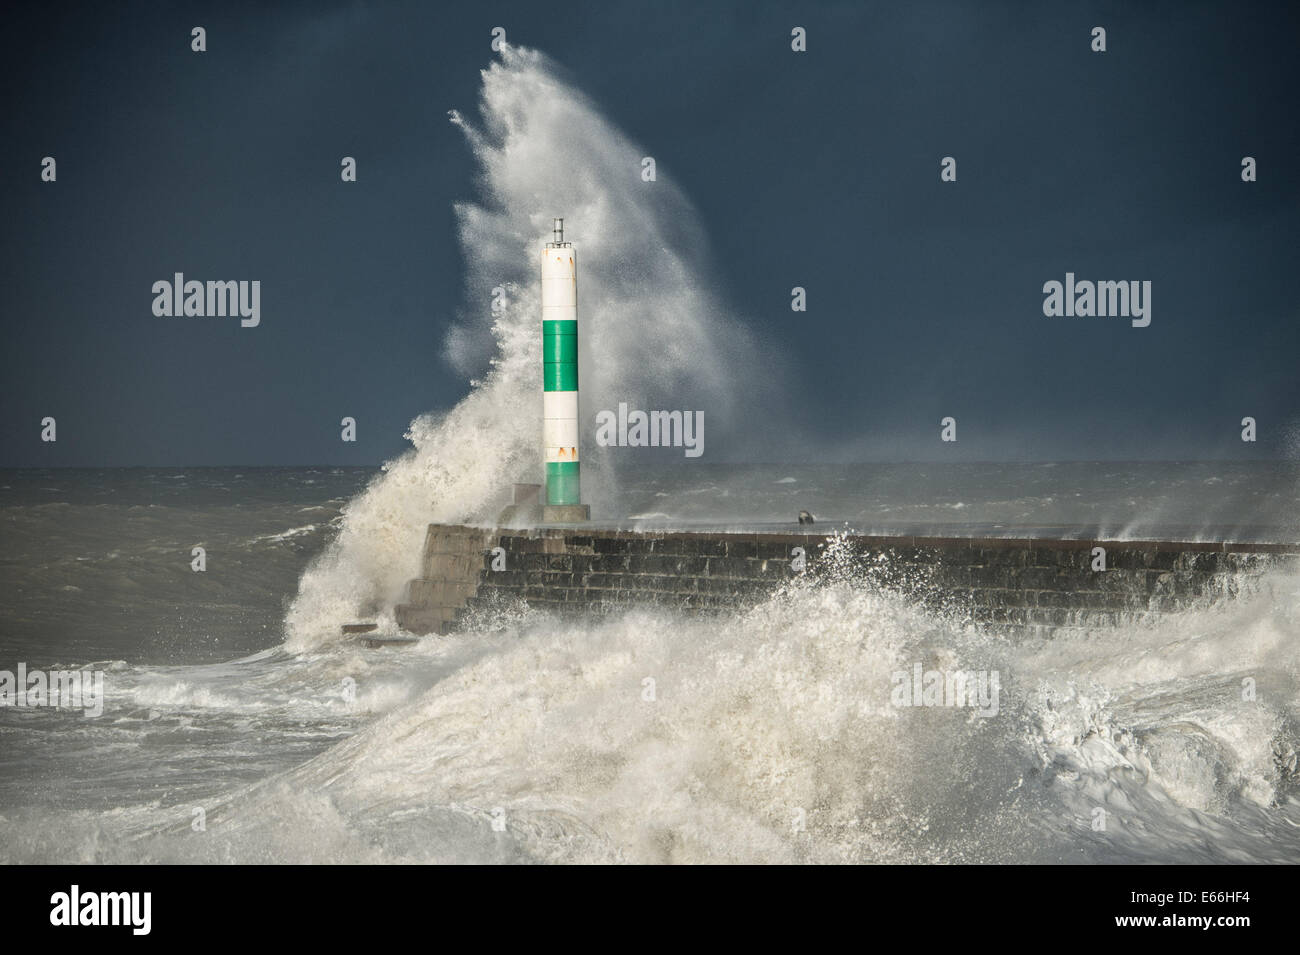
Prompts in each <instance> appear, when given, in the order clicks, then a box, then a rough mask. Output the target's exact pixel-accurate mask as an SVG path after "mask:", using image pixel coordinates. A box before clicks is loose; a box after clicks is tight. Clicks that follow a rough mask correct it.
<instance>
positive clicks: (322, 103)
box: [0, 0, 1300, 466]
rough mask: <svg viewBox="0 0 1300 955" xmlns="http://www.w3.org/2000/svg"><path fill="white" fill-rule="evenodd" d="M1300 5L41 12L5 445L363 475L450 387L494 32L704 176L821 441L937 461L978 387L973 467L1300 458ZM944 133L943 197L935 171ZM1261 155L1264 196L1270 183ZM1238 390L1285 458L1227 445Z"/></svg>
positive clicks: (694, 191)
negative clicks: (236, 314)
mask: <svg viewBox="0 0 1300 955" xmlns="http://www.w3.org/2000/svg"><path fill="white" fill-rule="evenodd" d="M1297 9H1298V5H1296V4H1294V3H1291V4H1278V5H1271V4H1269V5H1264V4H1261V5H1255V4H1240V3H1236V4H1228V3H1223V4H1217V5H1211V4H1197V3H1144V4H1135V3H1115V4H1086V3H1078V4H1064V3H1050V4H1044V3H1012V4H996V3H978V4H976V3H966V4H949V3H910V2H909V3H903V2H893V3H846V4H829V3H736V4H723V3H716V2H708V3H703V2H702V3H689V4H687V3H683V4H674V3H664V2H649V0H636V2H617V3H581V2H566V3H563V4H559V5H555V4H539V3H523V2H511V3H464V4H459V5H452V4H427V3H397V2H393V3H383V2H379V3H367V4H341V3H340V4H329V3H319V4H315V3H314V4H305V3H304V4H290V3H280V4H265V5H263V4H247V5H244V4H240V5H231V4H227V3H219V4H218V3H212V4H206V5H205V4H193V5H186V4H174V5H173V4H167V5H146V4H128V5H107V4H100V5H95V6H94V7H86V8H84V9H83V8H80V7H76V6H69V5H64V4H36V5H32V6H31V7H29V8H23V9H14V10H12V12H11V13H10V14H9V16H8V18H7V20H6V21H5V26H4V30H3V33H2V35H0V46H2V47H3V67H0V69H3V73H4V80H3V88H4V91H5V92H4V96H5V109H4V112H3V116H2V117H0V124H2V126H3V135H2V136H0V209H2V210H3V219H4V226H3V246H2V248H0V267H2V268H3V273H2V274H3V283H4V294H3V298H2V299H0V301H2V302H3V321H4V325H5V334H4V342H5V345H4V348H3V350H2V352H0V354H2V357H0V401H2V405H3V413H2V414H0V444H2V446H0V466H39V465H221V464H239V465H250V464H315V463H338V464H373V463H378V462H380V461H382V460H384V459H385V458H387V457H389V456H391V455H392V454H393V453H395V452H397V451H399V450H400V449H401V448H402V447H403V446H404V442H403V441H402V439H401V435H402V432H403V431H404V430H405V427H406V425H407V423H408V421H409V420H410V419H411V418H412V417H413V416H415V415H416V414H418V413H420V412H422V411H425V410H429V409H432V408H445V407H449V406H450V405H452V404H454V403H455V402H456V401H457V400H458V399H459V398H460V397H461V396H462V395H463V394H464V393H465V391H466V389H467V387H468V385H467V382H466V381H464V380H463V379H462V378H461V377H460V376H458V375H456V374H455V373H454V372H453V371H452V370H451V369H450V368H449V367H448V366H447V365H446V364H445V363H444V362H443V361H442V360H441V357H440V356H441V345H442V339H443V335H444V333H445V331H446V328H447V326H448V324H449V322H450V321H451V320H452V319H453V318H454V317H455V314H456V309H457V308H458V307H459V306H460V304H461V290H462V279H461V270H460V264H459V263H460V255H461V253H460V250H459V247H458V245H457V242H456V235H455V223H454V219H453V214H452V208H451V207H452V203H453V202H454V201H456V200H458V199H466V198H473V197H474V196H475V193H474V186H473V179H474V172H475V170H474V167H473V163H472V161H471V157H470V154H469V151H468V149H467V148H466V146H465V144H464V141H463V137H462V136H461V134H460V133H459V132H458V131H457V130H456V129H455V128H453V127H452V126H451V125H450V124H449V123H448V122H447V119H446V111H447V110H448V109H449V108H458V109H461V110H463V111H466V112H467V113H470V114H471V115H473V114H475V112H476V105H477V95H478V87H479V75H478V71H479V70H480V69H481V68H482V67H483V66H485V65H486V64H487V62H488V61H489V60H490V59H491V57H492V55H493V54H492V53H491V50H490V41H491V30H492V28H493V27H494V26H498V25H499V26H503V27H505V28H506V30H507V35H508V38H509V40H510V41H511V42H514V43H517V44H522V45H524V46H529V47H533V48H536V49H539V50H541V51H543V52H545V53H547V54H548V55H549V56H551V57H552V58H553V59H554V60H556V61H557V62H558V63H560V64H561V65H562V66H564V67H566V68H567V70H568V71H569V75H570V77H571V78H572V80H573V81H574V82H575V84H576V85H577V86H578V87H579V88H581V89H582V90H584V91H585V92H586V93H587V94H588V95H590V96H591V97H592V98H593V99H594V100H595V101H596V102H597V103H598V104H599V105H600V107H601V108H602V110H603V111H604V112H605V114H606V115H607V116H608V117H609V118H610V119H611V120H612V121H613V122H614V123H615V124H616V125H618V126H619V127H621V128H622V129H623V130H624V131H625V132H626V133H628V135H629V136H630V137H631V138H632V139H633V140H635V141H637V142H638V143H640V144H643V145H644V146H646V148H647V151H648V152H649V153H650V154H651V155H654V156H655V157H656V158H657V160H658V162H659V164H660V168H661V170H663V171H665V174H668V175H671V176H672V177H673V179H674V180H675V181H676V182H677V183H678V184H679V185H680V186H681V188H682V189H683V190H684V191H685V193H686V194H687V195H688V196H689V197H690V198H691V199H692V200H693V201H694V203H695V204H696V206H697V207H698V209H699V210H700V213H701V216H702V218H703V221H704V223H705V226H706V228H707V230H708V232H709V234H710V237H711V240H712V244H713V252H714V260H713V263H712V272H711V275H712V276H713V277H714V278H715V279H716V280H717V282H718V283H719V287H720V292H721V294H722V296H723V298H724V300H725V301H726V302H727V303H728V304H729V305H730V306H731V307H732V310H733V311H734V312H735V313H736V314H737V315H738V316H741V317H742V319H743V320H744V321H745V322H746V323H747V324H749V325H751V326H752V327H753V328H754V329H755V332H756V334H757V335H758V336H759V337H760V339H761V340H762V341H763V342H764V343H765V347H767V348H771V349H774V350H776V351H779V353H780V354H781V355H782V356H784V358H785V359H786V360H787V361H788V362H789V364H790V366H791V367H792V369H793V371H794V375H793V382H792V383H793V385H794V390H793V391H792V393H791V394H790V395H789V401H790V404H791V407H792V408H793V409H794V413H795V415H796V416H797V418H798V419H799V420H801V421H802V422H803V431H804V434H805V435H806V436H808V437H810V439H812V440H814V441H816V442H819V443H821V444H823V445H825V446H831V447H834V446H836V445H837V444H842V445H843V446H845V447H852V448H856V449H860V450H861V455H860V456H862V457H874V458H883V459H907V458H909V457H911V456H915V455H921V454H924V453H925V452H924V451H922V450H920V449H922V448H934V447H935V445H936V444H937V437H936V436H937V433H938V427H939V419H940V418H941V417H943V416H944V415H949V414H951V415H954V416H956V417H957V419H958V422H959V429H960V430H959V438H960V444H961V451H962V454H963V456H964V457H967V458H980V459H990V460H998V459H1011V458H1024V459H1054V458H1132V457H1170V458H1197V457H1246V458H1251V457H1278V456H1283V455H1286V454H1288V453H1289V454H1294V453H1295V450H1294V448H1295V446H1296V440H1297V439H1296V438H1295V437H1292V438H1290V439H1288V438H1287V437H1286V435H1287V434H1288V429H1291V433H1292V434H1293V435H1300V430H1297V429H1300V374H1298V368H1297V365H1298V362H1297V359H1300V332H1298V331H1297V307H1296V292H1295V282H1296V276H1297V274H1298V272H1300V270H1298V269H1297V264H1298V262H1297V255H1298V253H1300V241H1298V240H1300V219H1298V217H1297V212H1300V202H1298V198H1300V175H1297V168H1296V164H1297V162H1298V161H1300V149H1298V147H1300V134H1298V132H1297V130H1298V128H1300V111H1298V110H1297V92H1298V91H1300V82H1297V81H1298V80H1300V55H1297V49H1300V29H1298V25H1300V14H1297V12H1296V11H1297ZM195 25H202V26H204V27H206V29H207V31H208V52H206V53H203V54H195V53H192V52H191V51H190V29H191V27H193V26H195ZM796 25H798V26H803V27H806V29H807V31H808V37H809V41H808V45H809V50H808V52H807V53H805V54H795V53H792V52H791V51H790V30H791V28H792V27H793V26H796ZM1096 25H1101V26H1104V27H1106V29H1107V31H1108V37H1107V44H1108V50H1107V52H1106V53H1104V54H1095V53H1093V52H1091V50H1090V48H1089V44H1090V31H1091V28H1092V27H1093V26H1096ZM47 155H49V156H54V157H55V158H56V160H57V162H58V181H57V183H54V184H47V183H42V182H41V181H40V178H39V173H40V161H41V158H42V157H44V156H47ZM344 155H352V156H356V157H357V158H358V160H359V163H360V181H359V182H357V183H356V184H351V185H344V184H342V183H340V181H339V175H338V173H339V159H340V157H342V156H344ZM948 155H951V156H954V157H956V159H957V163H958V182H957V183H955V184H953V183H941V182H940V181H939V160H940V158H941V157H943V156H948ZM1247 155H1249V156H1253V157H1255V158H1256V159H1257V160H1258V164H1259V181H1258V182H1255V183H1250V184H1247V183H1243V182H1242V181H1241V179H1240V161H1241V158H1242V157H1243V156H1247ZM632 173H633V174H635V170H633V171H632ZM1067 270H1069V271H1073V272H1075V273H1076V274H1077V275H1078V277H1079V278H1081V279H1082V278H1087V279H1094V280H1096V279H1146V280H1150V281H1152V283H1153V302H1152V306H1153V309H1152V323H1151V326H1150V327H1149V328H1145V329H1137V328H1132V327H1130V325H1129V323H1128V322H1127V321H1123V320H1119V319H1100V318H1093V319H1063V318H1062V319H1049V318H1046V317H1044V316H1043V314H1042V301H1043V294H1042V291H1041V289H1042V285H1043V283H1044V282H1045V281H1048V280H1050V279H1057V280H1061V279H1063V278H1064V275H1065V272H1066V271H1067ZM174 271H183V272H185V273H187V276H188V277H192V278H198V279H208V278H220V279H226V278H246V279H254V278H256V279H260V280H261V281H262V284H263V289H262V312H263V317H262V324H261V326H260V327H258V328H256V329H242V328H240V327H239V324H238V322H237V321H233V320H217V319H212V320H192V321H175V320H170V319H164V318H157V317H154V316H153V314H152V312H151V308H150V306H151V303H152V299H153V296H152V293H151V291H150V286H151V285H152V283H153V282H154V281H155V280H157V279H162V278H170V276H171V274H172V273H173V272H174ZM794 285H802V286H804V287H806V288H807V289H808V296H809V311H808V313H807V314H806V315H794V314H792V313H791V311H790V307H789V300H790V288H791V287H792V286H794ZM46 415H51V416H54V417H56V418H57V420H58V428H59V440H58V442H57V443H56V444H44V443H42V442H41V441H40V420H41V418H42V417H44V416H46ZM344 415H352V416H355V417H356V418H357V419H358V421H359V423H360V440H359V441H358V442H357V443H356V444H344V443H342V442H341V441H340V440H339V419H340V418H341V417H343V416H344ZM1245 415H1253V416H1254V417H1255V418H1256V419H1257V420H1258V422H1259V427H1260V441H1259V443H1258V444H1257V445H1253V446H1248V445H1244V444H1243V443H1242V442H1241V441H1240V440H1239V437H1238V434H1239V430H1240V425H1239V422H1240V419H1241V418H1242V417H1243V416H1245ZM752 426H753V428H754V429H756V430H758V431H761V430H762V428H763V427H764V422H763V420H762V419H761V417H758V418H756V420H754V421H753V424H752ZM873 439H878V440H873ZM1288 441H1290V442H1291V443H1290V444H1288Z"/></svg>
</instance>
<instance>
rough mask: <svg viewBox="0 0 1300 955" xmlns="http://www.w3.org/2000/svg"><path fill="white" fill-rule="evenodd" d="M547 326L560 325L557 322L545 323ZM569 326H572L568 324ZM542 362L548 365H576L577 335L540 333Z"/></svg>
mask: <svg viewBox="0 0 1300 955" xmlns="http://www.w3.org/2000/svg"><path fill="white" fill-rule="evenodd" d="M547 324H548V325H551V324H555V325H558V324H560V323H559V322H547ZM569 324H573V323H572V322H570V323H569ZM542 361H544V362H548V363H560V362H563V363H567V364H570V365H572V364H576V363H577V361H578V336H577V335H554V334H552V333H551V332H549V331H548V332H543V333H542Z"/></svg>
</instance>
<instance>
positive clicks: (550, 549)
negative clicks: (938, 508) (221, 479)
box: [398, 525, 1300, 633]
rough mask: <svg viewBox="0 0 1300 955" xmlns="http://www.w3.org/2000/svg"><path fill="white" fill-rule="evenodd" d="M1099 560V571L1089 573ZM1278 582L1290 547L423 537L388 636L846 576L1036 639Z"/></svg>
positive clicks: (711, 536) (1299, 558) (444, 530)
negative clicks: (485, 618) (512, 611)
mask: <svg viewBox="0 0 1300 955" xmlns="http://www.w3.org/2000/svg"><path fill="white" fill-rule="evenodd" d="M1099 547H1100V548H1102V549H1104V551H1105V569H1104V570H1098V569H1094V566H1095V565H1096V564H1097V555H1096V554H1095V552H1094V549H1095V548H1099ZM800 558H802V560H801V559H800ZM1278 568H1291V569H1297V568H1300V545H1278V544H1231V543H1179V542H1159V541H1151V542H1136V541H1088V540H1036V539H1019V540H1017V539H1001V538H984V539H972V538H929V537H869V536H859V535H849V536H843V537H828V536H827V535H826V534H825V532H823V533H821V534H800V533H792V534H761V533H759V534H744V533H737V534H730V533H704V532H666V531H664V532H659V531H646V532H636V531H623V530H599V529H591V528H585V527H565V528H540V529H536V530H531V531H520V530H504V529H490V528H473V527H462V526H456V525H431V526H430V527H429V531H428V534H427V536H426V543H425V553H424V569H423V576H422V577H421V578H419V579H417V580H413V581H412V582H411V584H410V590H409V599H408V601H407V603H406V604H404V605H403V606H401V607H399V608H398V623H399V625H400V626H401V627H402V628H403V629H406V630H409V631H411V632H413V633H434V632H436V633H446V632H448V631H449V630H451V629H454V628H455V627H456V626H458V625H459V624H460V623H461V622H462V621H463V620H464V619H465V617H466V615H474V614H479V613H484V612H489V611H492V610H494V609H498V608H504V607H508V606H520V605H522V604H523V603H526V604H527V605H528V606H530V607H535V608H538V609H545V610H548V611H553V612H562V613H600V612H608V611H611V610H617V609H620V608H627V607H633V606H646V605H657V606H666V607H672V608H675V609H679V610H682V611H686V612H693V613H709V612H719V611H733V610H736V609H739V608H743V607H745V606H749V605H752V604H754V603H756V602H758V601H760V600H762V599H763V598H764V597H766V596H767V595H769V594H771V593H772V592H773V591H774V590H776V589H777V588H778V587H780V586H781V585H782V584H783V583H785V582H787V581H790V580H792V579H794V578H795V577H796V576H799V575H808V576H810V577H812V578H814V579H819V578H823V579H824V578H826V577H828V576H832V575H835V574H844V573H847V574H848V575H849V576H850V578H851V579H866V580H870V581H871V582H873V583H874V584H877V585H879V586H881V587H884V588H888V589H891V590H895V591H898V592H901V593H904V594H906V595H908V596H909V597H911V598H914V599H916V600H918V601H920V602H921V603H922V604H924V605H926V606H928V607H931V608H935V609H942V610H943V611H944V612H945V613H946V614H948V615H950V616H952V617H954V618H955V619H956V620H957V621H958V622H970V623H973V624H976V625H979V626H985V627H996V628H1005V629H1011V630H1014V631H1017V632H1020V633H1038V632H1045V631H1058V630H1061V629H1073V628H1081V629H1088V628H1095V627H1099V626H1114V625H1118V624H1120V623H1122V622H1125V621H1134V620H1149V619H1153V618H1158V617H1159V616H1160V615H1162V614H1168V613H1175V612H1178V611H1182V610H1186V609H1189V608H1194V607H1197V606H1203V605H1207V604H1209V603H1212V602H1215V601H1218V600H1223V599H1230V598H1234V597H1237V596H1240V595H1242V594H1244V593H1248V592H1250V591H1252V590H1254V589H1255V588H1256V587H1258V586H1259V585H1260V583H1261V581H1262V580H1263V578H1264V575H1265V574H1266V572H1267V571H1269V570H1272V569H1278Z"/></svg>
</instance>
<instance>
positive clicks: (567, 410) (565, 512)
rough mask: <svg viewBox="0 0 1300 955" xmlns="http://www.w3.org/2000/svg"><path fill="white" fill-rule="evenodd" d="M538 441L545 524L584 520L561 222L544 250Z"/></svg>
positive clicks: (571, 259) (573, 294) (567, 259)
mask: <svg viewBox="0 0 1300 955" xmlns="http://www.w3.org/2000/svg"><path fill="white" fill-rule="evenodd" d="M542 382H543V384H542V443H543V446H544V454H545V462H546V498H545V507H544V509H543V513H542V519H543V520H544V521H546V522H547V523H568V522H573V521H585V520H587V519H588V518H589V517H590V509H589V508H588V507H586V506H585V505H584V504H582V484H581V464H580V463H579V457H578V445H579V442H578V266H577V259H576V256H575V254H574V249H573V243H572V242H565V241H564V220H563V219H556V220H555V224H554V236H553V237H552V240H551V241H550V242H547V243H546V248H544V249H543V250H542Z"/></svg>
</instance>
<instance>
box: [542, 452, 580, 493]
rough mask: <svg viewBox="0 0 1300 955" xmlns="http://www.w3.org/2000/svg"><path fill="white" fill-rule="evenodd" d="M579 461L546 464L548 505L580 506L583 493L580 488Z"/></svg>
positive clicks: (549, 462)
mask: <svg viewBox="0 0 1300 955" xmlns="http://www.w3.org/2000/svg"><path fill="white" fill-rule="evenodd" d="M578 470H579V465H578V462H577V461H548V462H547V463H546V503H547V504H578V503H580V502H581V500H582V493H581V490H580V488H579V486H578Z"/></svg>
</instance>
